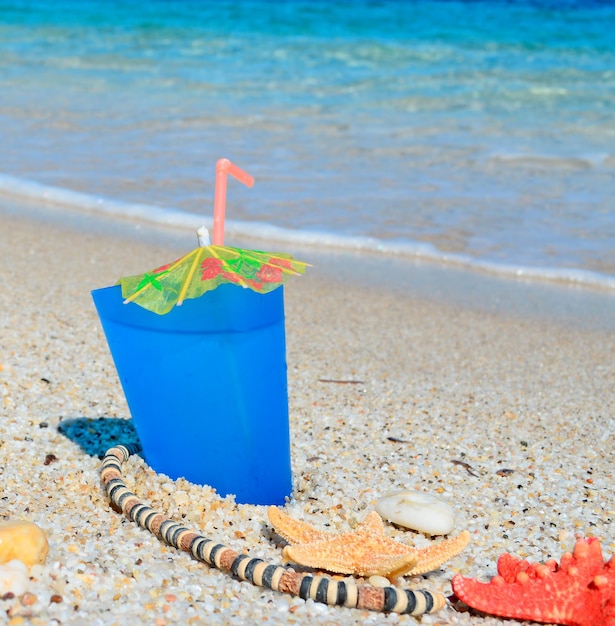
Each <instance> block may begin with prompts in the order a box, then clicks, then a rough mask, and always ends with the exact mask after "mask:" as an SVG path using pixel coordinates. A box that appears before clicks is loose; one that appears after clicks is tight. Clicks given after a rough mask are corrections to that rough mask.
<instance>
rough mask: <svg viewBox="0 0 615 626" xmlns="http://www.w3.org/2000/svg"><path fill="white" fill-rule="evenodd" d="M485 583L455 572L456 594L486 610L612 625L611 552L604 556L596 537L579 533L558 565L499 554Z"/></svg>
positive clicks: (576, 624)
mask: <svg viewBox="0 0 615 626" xmlns="http://www.w3.org/2000/svg"><path fill="white" fill-rule="evenodd" d="M498 574H499V576H495V577H494V578H493V579H492V580H491V582H489V583H481V582H479V581H478V580H476V579H473V578H465V577H464V576H461V575H459V574H458V575H457V576H455V578H453V591H454V592H455V595H456V596H457V597H458V598H459V599H460V600H462V601H463V602H465V603H466V604H467V605H468V606H470V607H472V608H473V609H477V610H479V611H483V612H485V613H490V614H492V615H498V616H500V617H512V618H515V619H519V620H532V621H535V622H548V623H551V624H562V625H563V626H615V557H614V558H611V560H610V561H608V562H605V561H604V559H603V557H602V549H601V548H600V541H599V540H598V539H596V538H595V537H591V538H589V539H582V538H581V539H577V543H576V545H575V547H574V552H573V553H572V554H570V552H566V553H565V554H564V555H563V556H562V559H561V562H560V564H559V566H558V564H557V562H556V561H555V560H554V559H551V560H549V561H547V562H546V563H545V564H543V565H541V564H539V563H528V562H527V561H523V560H521V559H518V558H516V557H514V556H512V555H510V554H503V555H502V556H501V557H500V558H499V559H498Z"/></svg>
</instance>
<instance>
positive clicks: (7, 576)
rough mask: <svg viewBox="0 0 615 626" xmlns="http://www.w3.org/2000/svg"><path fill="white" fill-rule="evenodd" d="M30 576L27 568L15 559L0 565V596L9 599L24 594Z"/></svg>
mask: <svg viewBox="0 0 615 626" xmlns="http://www.w3.org/2000/svg"><path fill="white" fill-rule="evenodd" d="M29 582H30V575H29V573H28V568H27V567H26V566H25V565H24V564H23V563H22V562H21V561H18V560H17V559H14V560H12V561H9V562H8V563H5V564H4V565H0V596H2V597H3V598H11V597H15V596H20V595H22V594H23V593H25V592H26V590H27V588H28V583H29Z"/></svg>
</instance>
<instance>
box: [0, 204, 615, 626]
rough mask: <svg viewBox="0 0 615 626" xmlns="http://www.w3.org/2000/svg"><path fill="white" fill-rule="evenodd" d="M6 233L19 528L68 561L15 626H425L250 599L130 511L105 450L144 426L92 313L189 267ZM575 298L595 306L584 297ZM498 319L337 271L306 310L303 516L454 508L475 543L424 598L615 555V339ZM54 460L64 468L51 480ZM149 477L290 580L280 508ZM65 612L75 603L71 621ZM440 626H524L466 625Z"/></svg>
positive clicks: (198, 522) (75, 234)
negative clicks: (390, 503) (114, 501)
mask: <svg viewBox="0 0 615 626" xmlns="http://www.w3.org/2000/svg"><path fill="white" fill-rule="evenodd" d="M0 225H1V228H0V241H1V242H2V243H1V249H2V264H3V265H2V268H3V271H2V273H1V275H0V281H1V285H0V311H1V313H0V324H1V331H0V390H1V393H2V399H1V400H0V401H1V402H2V420H1V421H0V440H1V443H0V467H1V470H0V471H1V473H0V477H1V481H2V482H1V484H2V517H4V518H8V519H16V518H23V519H29V520H32V521H34V522H36V523H38V524H39V525H40V526H42V527H43V528H44V529H45V530H46V531H47V532H48V534H49V541H50V553H49V557H48V560H47V563H46V565H45V566H42V567H36V568H34V570H33V571H32V576H33V579H32V581H31V592H32V593H34V594H35V595H36V598H37V600H36V602H35V603H34V604H33V605H31V606H22V605H21V604H20V602H19V599H18V598H12V599H4V600H0V615H3V614H4V612H5V611H6V612H8V617H7V620H9V621H8V623H10V624H20V623H21V624H23V623H31V624H59V623H61V624H63V625H67V624H75V625H76V624H89V625H90V626H95V625H98V624H101V625H102V624H105V625H107V624H128V623H130V624H140V623H142V624H156V625H162V624H174V623H178V624H212V623H220V624H227V623H228V624H244V623H246V624H247V623H250V624H252V623H260V622H265V623H274V624H287V623H297V624H353V623H365V624H388V623H404V624H412V623H415V622H416V620H415V619H414V618H412V617H399V616H396V615H390V616H384V615H379V614H368V613H365V612H361V611H351V610H346V609H341V608H330V607H326V606H322V605H317V604H314V603H313V602H311V601H309V602H307V603H306V602H304V601H303V600H300V599H298V598H291V597H288V596H283V595H280V594H276V593H274V592H270V591H267V590H262V589H258V588H256V587H253V586H251V585H250V584H248V583H240V582H238V581H236V580H233V579H232V578H230V577H228V576H227V575H224V574H222V573H220V572H218V571H214V570H210V569H208V568H207V567H206V566H204V565H201V564H199V563H197V562H195V561H193V560H192V559H191V558H190V557H189V556H188V555H186V554H185V553H180V552H177V551H175V550H174V549H172V548H169V547H166V546H164V545H162V544H161V543H159V542H158V541H157V540H156V539H155V538H154V537H153V536H151V535H150V534H148V533H147V532H145V531H143V530H141V529H139V528H138V527H137V526H136V525H135V524H133V523H131V522H130V521H128V520H127V519H125V518H123V517H122V516H121V515H119V514H118V513H116V512H114V511H113V510H111V508H110V507H109V505H108V502H107V500H106V498H105V497H104V494H103V492H102V490H101V487H100V482H99V475H98V470H99V459H98V458H97V456H90V455H88V454H86V452H85V451H84V450H83V447H86V448H87V449H88V451H89V452H92V453H94V454H97V453H99V452H102V451H104V449H105V448H106V446H107V445H108V444H109V443H110V442H112V441H113V437H114V436H117V437H119V438H120V439H121V438H122V437H126V436H129V434H130V423H129V422H126V421H121V420H125V418H128V417H129V412H128V409H127V406H126V404H125V400H124V397H123V393H122V391H121V388H120V386H119V382H118V380H117V376H116V374H115V368H114V366H113V363H112V361H111V357H110V355H109V352H108V349H107V345H106V342H105V340H104V337H103V335H102V331H101V329H100V325H99V323H98V319H97V316H96V313H95V310H94V307H93V304H92V302H91V298H90V294H89V292H90V290H91V289H93V288H97V287H102V286H106V285H109V284H112V283H114V282H115V280H116V279H117V278H118V277H119V276H121V275H124V274H131V273H138V272H141V271H144V270H146V269H149V268H151V267H155V266H157V265H160V264H161V263H162V262H164V261H167V260H171V259H172V258H174V256H177V254H176V253H177V249H172V248H171V247H169V248H165V247H164V246H162V245H150V244H144V243H136V242H135V241H132V242H129V240H127V239H123V238H121V237H120V236H109V235H107V234H99V235H94V234H93V233H91V232H87V231H80V230H75V229H64V228H62V227H60V226H59V225H58V224H53V223H48V224H46V225H45V226H44V227H42V229H41V230H40V231H39V232H35V230H33V229H34V228H35V223H34V222H30V221H28V220H26V219H22V218H20V217H19V216H17V215H16V214H14V213H11V212H9V213H5V214H4V215H3V216H2V217H1V221H0ZM39 228H40V227H39ZM126 228H127V229H128V230H130V228H131V227H128V226H127V227H126ZM192 244H193V241H192V240H190V241H189V242H188V244H187V247H188V248H189V247H190V246H191V245H192ZM307 260H310V259H307ZM434 287H435V286H434ZM511 288H513V287H511ZM434 290H437V289H434ZM504 290H505V289H504ZM531 293H534V292H532V291H531V292H530V299H531ZM536 293H538V292H536ZM483 295H484V297H485V298H486V299H488V297H489V294H488V293H484V294H483ZM570 295H571V298H576V299H577V300H578V291H576V290H571V293H570ZM590 295H591V294H588V298H589V297H590ZM564 300H565V298H564ZM482 308H484V309H489V307H488V306H485V307H482ZM495 308H496V309H498V310H492V311H489V310H481V307H474V308H473V307H469V306H463V305H453V304H450V303H449V304H447V303H445V302H441V301H438V300H437V299H434V300H431V301H429V300H428V299H427V298H426V297H425V298H420V299H419V298H417V297H416V296H415V295H413V293H412V292H408V293H407V294H406V295H402V294H400V293H392V292H390V291H385V290H376V289H375V288H371V289H365V288H361V287H358V286H350V285H348V284H344V283H342V282H335V281H333V280H331V279H328V278H327V279H325V278H324V277H323V272H321V271H319V269H318V268H313V269H312V270H310V271H309V272H308V274H306V276H304V277H302V278H299V279H296V280H294V281H292V282H291V283H290V284H289V285H288V288H287V289H286V316H287V343H288V354H287V360H288V366H289V368H288V384H289V394H290V413H291V433H292V459H293V472H294V492H293V499H292V501H291V503H290V504H289V506H288V508H289V510H290V512H291V513H292V514H293V515H295V516H296V517H298V518H301V519H305V520H308V521H310V522H313V523H314V524H317V525H322V526H323V527H324V525H325V524H328V525H329V528H330V529H339V530H345V529H348V528H349V527H350V526H351V525H353V524H354V523H356V521H357V520H361V519H363V518H364V517H365V515H366V514H367V512H369V511H370V510H371V509H372V508H373V504H374V501H375V499H376V498H377V497H379V496H381V495H384V494H386V493H388V492H390V491H393V490H396V489H401V488H408V489H418V490H421V491H427V492H431V493H439V494H441V495H442V496H443V497H444V498H446V499H447V500H448V502H450V503H451V505H452V506H453V507H454V508H455V510H456V512H457V530H461V529H464V528H467V529H469V530H470V531H471V533H472V543H471V545H470V546H469V548H468V549H466V551H465V552H464V553H463V554H462V555H461V556H459V557H457V558H455V559H454V560H452V561H451V562H449V563H448V564H447V565H445V566H444V567H443V568H442V569H441V570H439V571H437V572H434V573H432V574H429V575H427V576H425V577H420V578H419V579H413V580H408V581H406V584H407V585H408V586H411V587H423V588H427V589H430V590H432V591H440V592H442V593H444V594H446V595H449V594H450V593H451V586H450V580H451V577H452V576H453V575H454V574H456V573H458V572H462V573H464V574H465V575H468V576H479V577H482V578H483V579H486V578H488V577H490V576H492V575H494V573H495V560H496V558H497V556H498V555H499V554H500V553H502V552H505V551H510V552H514V553H515V554H517V555H519V556H522V557H529V558H531V559H538V560H545V559H547V558H549V557H556V558H557V559H559V557H560V556H561V553H562V552H563V551H565V550H569V549H571V548H572V547H573V545H574V540H575V534H577V533H581V534H584V535H586V536H590V535H593V536H597V537H600V538H601V540H602V543H603V549H604V552H605V554H606V555H609V556H610V555H611V554H612V553H613V552H614V551H615V536H614V534H613V531H612V524H611V521H612V520H613V518H614V516H615V504H614V502H613V484H614V479H613V478H614V477H613V463H612V459H611V454H612V446H613V444H612V436H613V432H614V431H615V398H614V391H615V358H614V355H615V332H614V331H613V330H612V327H611V329H605V328H592V325H591V324H584V325H576V326H574V325H571V323H570V320H569V319H568V320H567V321H566V323H564V322H562V321H561V320H559V321H558V320H556V319H550V318H549V315H548V314H549V312H548V311H547V312H546V313H547V315H546V316H544V317H541V316H534V317H532V316H527V317H525V318H524V317H519V316H518V315H517V314H516V313H515V312H514V311H512V310H511V309H510V308H508V307H506V306H504V307H502V306H499V307H495ZM502 309H505V310H502ZM506 309H508V310H506ZM537 309H540V307H537ZM543 313H544V311H543ZM556 317H557V316H555V315H554V316H553V318H556ZM320 379H334V380H349V379H352V380H360V381H362V383H361V384H338V383H330V382H329V383H326V382H319V381H320ZM99 418H104V419H99ZM70 420H79V421H76V422H70ZM62 423H63V424H64V425H66V424H71V423H72V425H73V427H72V430H71V429H70V428H69V429H68V430H67V431H66V432H67V434H69V435H71V436H72V438H73V439H76V438H77V434H79V441H80V442H81V444H82V447H80V445H78V443H76V442H75V441H73V440H71V438H69V437H67V436H65V435H64V434H61V433H60V432H59V431H58V426H59V425H60V424H62ZM65 427H66V426H65ZM389 438H396V439H400V440H403V442H398V441H391V440H390V439H389ZM47 455H54V456H55V460H51V461H50V462H48V464H46V463H45V461H46V457H47ZM50 458H51V457H50ZM455 461H462V462H463V463H466V464H468V466H467V467H466V466H464V465H461V464H459V463H456V462H455ZM127 465H128V468H127V471H126V479H127V482H128V484H129V486H130V487H132V488H134V490H135V491H136V493H137V494H138V495H139V496H141V497H142V498H143V499H144V500H145V501H146V502H149V503H150V504H151V505H152V506H154V507H157V508H158V510H160V511H162V512H164V513H166V514H168V515H170V516H173V517H174V518H176V519H178V520H181V521H183V523H185V524H187V525H193V526H194V527H195V528H196V529H200V530H201V531H202V532H203V534H205V536H207V537H209V538H212V539H219V540H220V541H221V542H223V543H225V544H227V545H229V546H231V547H233V548H235V549H237V550H240V551H241V550H247V551H249V552H250V553H251V554H252V555H254V556H260V557H262V558H265V559H267V560H269V561H273V562H278V561H280V558H281V551H280V547H281V544H276V543H275V541H273V540H272V536H271V533H270V532H269V530H268V527H267V526H266V513H265V508H264V507H256V506H247V505H244V506H237V505H235V504H234V503H233V501H232V499H231V498H227V499H224V500H222V499H220V498H219V497H218V496H217V495H216V494H215V493H214V492H213V491H212V490H211V489H209V488H200V487H195V486H191V485H188V484H186V483H185V482H184V481H177V482H173V481H170V480H169V479H167V478H165V477H164V476H159V475H156V474H155V473H154V472H152V471H151V470H150V469H149V468H148V467H147V466H146V465H145V464H144V463H143V461H141V459H139V458H132V459H131V460H130V461H129V462H128V464H127ZM502 470H506V471H502ZM387 532H389V533H390V535H391V536H393V537H396V538H397V539H399V540H401V541H405V542H408V543H410V544H412V543H414V544H416V545H426V544H427V543H428V541H429V539H428V538H426V537H424V536H423V535H420V534H416V533H411V532H405V531H402V530H400V529H396V528H394V527H392V526H387ZM54 594H57V595H59V596H61V597H62V602H60V603H50V598H51V596H52V595H54ZM20 616H22V617H20ZM28 616H30V617H28ZM24 619H26V620H29V621H25V622H24V621H23V620H24ZM1 620H2V618H0V621H1ZM20 620H22V621H20ZM422 623H424V624H495V623H502V622H500V621H499V620H497V619H495V618H483V617H480V616H478V615H475V614H472V613H467V612H464V613H458V612H457V611H456V610H455V608H453V607H452V606H448V607H447V608H445V609H443V610H442V611H441V612H439V613H438V614H437V615H433V616H429V617H424V618H423V619H422Z"/></svg>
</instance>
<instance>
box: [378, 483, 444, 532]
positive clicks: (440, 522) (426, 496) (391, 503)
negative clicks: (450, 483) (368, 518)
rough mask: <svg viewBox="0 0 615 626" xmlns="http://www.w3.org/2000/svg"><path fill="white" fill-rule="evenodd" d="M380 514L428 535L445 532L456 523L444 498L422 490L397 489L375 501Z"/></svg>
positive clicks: (391, 520)
mask: <svg viewBox="0 0 615 626" xmlns="http://www.w3.org/2000/svg"><path fill="white" fill-rule="evenodd" d="M376 511H378V514H379V515H380V517H383V518H384V519H386V520H389V522H393V523H394V524H399V526H403V527H404V528H412V529H413V530H418V531H419V532H422V533H425V534H427V535H448V534H449V533H450V532H451V530H453V527H454V526H455V516H454V513H453V509H452V507H451V506H450V505H448V504H447V503H446V502H444V500H441V499H440V498H438V497H437V496H434V495H432V494H430V493H422V492H421V491H397V492H396V493H391V494H389V495H388V496H384V497H382V498H380V499H379V500H378V501H377V502H376Z"/></svg>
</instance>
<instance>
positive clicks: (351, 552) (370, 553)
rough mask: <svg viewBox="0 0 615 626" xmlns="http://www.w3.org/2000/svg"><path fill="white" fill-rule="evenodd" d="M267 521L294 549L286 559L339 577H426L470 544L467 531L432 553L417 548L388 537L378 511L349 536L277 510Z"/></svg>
mask: <svg viewBox="0 0 615 626" xmlns="http://www.w3.org/2000/svg"><path fill="white" fill-rule="evenodd" d="M268 515H269V521H270V522H271V524H272V526H273V527H274V529H275V531H276V533H277V534H278V535H280V537H282V538H283V539H285V540H286V541H288V543H289V544H291V545H288V546H286V547H285V548H284V551H283V553H282V554H283V555H284V557H285V558H287V559H288V560H289V561H293V562H295V563H298V564H299V565H305V566H307V567H313V568H316V569H323V570H326V571H329V572H336V573H339V574H357V575H359V576H373V575H380V576H386V577H388V578H395V577H397V576H403V575H409V576H416V575H419V574H424V573H425V572H429V571H432V570H434V569H437V568H438V567H440V565H442V564H443V563H445V562H446V561H448V560H449V559H451V558H453V557H454V556H456V555H457V554H459V553H460V552H461V551H462V550H463V549H464V548H465V547H466V545H467V544H468V542H469V541H470V533H469V532H468V531H467V530H466V531H464V532H462V533H461V534H460V535H458V536H457V537H454V538H452V539H447V540H445V541H441V542H439V543H437V544H435V545H432V546H429V547H428V548H420V549H417V548H413V547H411V546H407V545H405V544H403V543H400V542H399V541H395V540H393V539H390V538H389V537H387V536H386V535H385V534H384V523H383V521H382V518H381V517H380V516H379V515H378V513H376V511H372V512H371V513H370V514H369V515H368V516H367V517H366V518H365V520H364V521H363V522H361V523H360V524H358V525H357V527H356V528H355V530H353V531H352V532H347V533H329V532H326V531H322V530H318V529H316V528H314V527H313V526H310V525H309V524H306V523H305V522H300V521H299V520H296V519H293V518H292V517H290V516H289V515H287V514H286V513H284V512H283V511H282V510H281V509H279V508H277V507H274V506H272V507H269V510H268Z"/></svg>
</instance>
